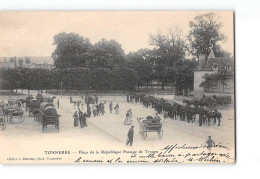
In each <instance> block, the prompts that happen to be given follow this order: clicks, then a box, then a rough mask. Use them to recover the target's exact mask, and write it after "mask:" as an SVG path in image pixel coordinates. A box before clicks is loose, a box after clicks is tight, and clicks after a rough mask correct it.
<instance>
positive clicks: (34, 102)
mask: <svg viewBox="0 0 260 179" xmlns="http://www.w3.org/2000/svg"><path fill="white" fill-rule="evenodd" d="M39 108H40V101H39V100H38V99H31V101H30V106H29V116H30V115H31V113H33V114H36V113H38V110H39Z"/></svg>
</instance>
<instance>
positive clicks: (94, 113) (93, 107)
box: [92, 104, 97, 117]
mask: <svg viewBox="0 0 260 179" xmlns="http://www.w3.org/2000/svg"><path fill="white" fill-rule="evenodd" d="M92 109H93V115H94V117H96V115H97V107H96V104H92Z"/></svg>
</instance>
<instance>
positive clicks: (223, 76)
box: [216, 70, 231, 92]
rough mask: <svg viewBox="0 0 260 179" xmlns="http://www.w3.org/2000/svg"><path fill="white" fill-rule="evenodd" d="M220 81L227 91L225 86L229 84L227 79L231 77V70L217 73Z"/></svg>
mask: <svg viewBox="0 0 260 179" xmlns="http://www.w3.org/2000/svg"><path fill="white" fill-rule="evenodd" d="M216 78H217V80H218V81H219V83H220V84H221V85H222V86H223V92H225V86H226V85H227V81H228V80H229V79H231V72H229V71H226V70H223V71H220V72H219V73H217V76H216Z"/></svg>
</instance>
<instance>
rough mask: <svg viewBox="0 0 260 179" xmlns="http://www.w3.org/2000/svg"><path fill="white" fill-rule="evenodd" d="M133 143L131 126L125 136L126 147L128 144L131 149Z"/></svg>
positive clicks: (132, 128)
mask: <svg viewBox="0 0 260 179" xmlns="http://www.w3.org/2000/svg"><path fill="white" fill-rule="evenodd" d="M133 141H134V126H131V128H130V129H129V131H128V134H127V140H126V146H127V145H128V144H130V147H131V146H132V145H133Z"/></svg>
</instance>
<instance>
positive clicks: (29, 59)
mask: <svg viewBox="0 0 260 179" xmlns="http://www.w3.org/2000/svg"><path fill="white" fill-rule="evenodd" d="M24 61H25V64H26V66H28V65H29V64H30V63H31V58H30V57H25V60H24Z"/></svg>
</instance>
